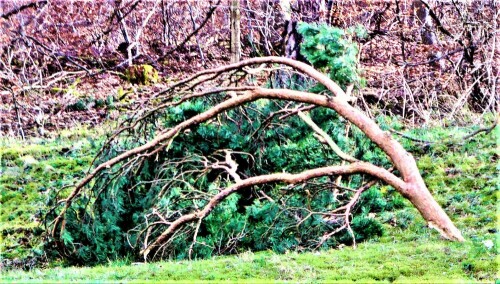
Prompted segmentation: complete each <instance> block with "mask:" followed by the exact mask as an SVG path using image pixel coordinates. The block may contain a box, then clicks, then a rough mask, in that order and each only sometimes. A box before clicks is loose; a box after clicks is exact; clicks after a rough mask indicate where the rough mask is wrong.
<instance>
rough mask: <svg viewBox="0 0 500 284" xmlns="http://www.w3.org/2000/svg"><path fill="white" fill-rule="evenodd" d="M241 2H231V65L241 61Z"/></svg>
mask: <svg viewBox="0 0 500 284" xmlns="http://www.w3.org/2000/svg"><path fill="white" fill-rule="evenodd" d="M240 18H241V15H240V0H232V1H231V63H236V62H239V61H240V56H241V25H240Z"/></svg>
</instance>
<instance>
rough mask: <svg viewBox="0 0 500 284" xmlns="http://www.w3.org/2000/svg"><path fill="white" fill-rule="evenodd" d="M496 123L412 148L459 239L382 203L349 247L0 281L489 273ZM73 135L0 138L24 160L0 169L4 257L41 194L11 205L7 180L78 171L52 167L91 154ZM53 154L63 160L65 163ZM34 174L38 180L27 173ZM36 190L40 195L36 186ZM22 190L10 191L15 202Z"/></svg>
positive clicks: (465, 277)
mask: <svg viewBox="0 0 500 284" xmlns="http://www.w3.org/2000/svg"><path fill="white" fill-rule="evenodd" d="M496 130H497V133H496V135H495V134H489V135H478V136H476V137H475V138H474V139H472V140H471V141H469V142H468V143H467V144H465V145H463V146H459V147H452V148H447V147H446V146H443V145H442V144H436V145H435V146H432V147H431V148H430V149H428V150H426V152H425V153H420V154H419V153H417V152H418V151H416V152H415V155H416V156H417V157H418V160H419V161H418V164H419V167H420V169H421V170H422V174H423V176H424V178H425V180H426V182H427V184H428V185H429V188H430V189H431V191H432V192H433V194H434V195H435V197H436V199H437V200H438V202H439V203H440V204H442V205H443V206H444V207H445V210H446V211H447V212H448V213H449V214H450V215H451V217H452V219H453V220H454V221H455V222H456V224H457V226H458V227H459V228H460V229H461V230H462V232H463V233H464V236H465V237H466V239H467V241H466V242H465V243H451V242H447V241H443V240H440V238H439V235H438V234H437V233H436V232H434V231H431V230H429V229H428V228H427V227H426V226H425V224H424V222H423V220H422V218H421V217H420V216H419V215H418V213H417V212H416V210H415V209H413V208H412V207H411V206H409V205H408V206H407V207H406V208H404V209H401V210H398V211H397V212H386V213H382V214H380V215H379V216H377V217H376V218H380V219H381V220H382V221H383V222H384V223H385V226H386V227H387V228H386V234H385V235H384V236H383V237H381V238H379V239H375V240H371V241H369V242H367V243H364V244H361V245H360V246H359V247H358V248H357V249H352V248H344V249H340V250H329V251H323V252H320V253H302V254H298V253H289V254H286V255H276V254H273V253H272V252H260V253H255V254H254V253H250V252H248V253H244V254H241V255H238V256H230V257H217V258H214V259H211V260H199V261H181V262H160V263H152V264H138V265H130V264H129V263H128V262H127V261H122V262H114V263H110V264H109V265H108V266H98V267H94V268H52V269H46V270H39V269H34V270H32V271H29V272H21V271H4V272H3V274H2V277H1V278H0V279H2V280H4V281H9V280H27V279H44V280H47V281H50V280H69V279H72V280H132V279H149V280H152V281H158V280H188V279H191V280H196V279H202V280H214V281H217V280H219V281H220V280H225V279H230V280H245V281H249V282H252V281H254V280H256V279H268V280H269V279H273V280H294V281H301V282H317V281H318V280H338V281H342V282H344V281H345V280H352V281H358V280H363V282H366V281H388V282H392V281H396V282H415V281H416V280H418V282H422V281H424V280H428V281H429V282H436V281H437V280H440V282H442V281H444V280H456V281H459V282H460V281H464V282H471V281H489V282H491V281H492V280H493V279H495V278H498V276H499V275H497V268H498V264H499V258H497V257H496V252H497V251H498V242H497V241H496V239H495V238H496V236H497V234H495V230H496V220H497V217H498V212H497V213H496V214H495V211H496V208H495V207H496V201H497V194H498V193H497V192H498V191H497V189H498V183H499V180H498V177H497V176H496V174H497V159H498V148H497V147H498V146H497V143H496V141H495V137H500V136H499V134H500V133H498V131H500V130H499V129H498V128H497V129H496ZM469 131H471V130H470V129H453V130H452V132H450V130H443V129H432V130H429V129H421V130H413V131H411V132H408V134H410V135H413V136H415V137H418V138H421V139H428V140H433V141H442V140H443V139H445V138H444V137H447V136H449V135H450V133H453V135H454V136H456V137H461V136H463V135H464V134H465V133H466V132H469ZM82 137H83V138H85V139H84V140H86V141H87V142H86V143H84V145H83V146H82V147H81V148H80V150H77V149H75V150H74V151H73V154H71V155H69V156H61V155H57V151H60V150H61V149H59V148H58V147H64V146H55V145H59V144H60V143H62V144H64V143H66V144H69V145H71V139H69V138H64V139H62V140H60V141H59V142H58V143H59V144H57V143H55V142H50V143H48V144H47V145H45V146H47V149H46V148H45V147H42V145H40V144H37V145H38V146H36V147H40V148H41V149H40V150H39V151H28V152H23V151H24V150H25V149H30V148H29V147H27V146H26V145H25V146H22V147H19V148H18V150H11V149H15V148H14V147H12V146H9V147H7V146H5V144H4V145H3V146H2V148H0V153H2V154H1V155H2V156H3V158H2V161H1V164H0V166H1V170H2V171H4V172H5V171H6V169H8V168H12V167H22V168H23V169H24V170H23V171H22V173H21V174H20V175H21V176H18V177H16V179H11V180H5V179H4V176H3V175H2V178H1V179H0V192H1V196H2V199H1V201H2V203H3V204H2V210H1V211H0V218H1V219H0V220H1V221H2V227H1V228H2V238H4V239H2V246H4V248H2V255H3V257H6V256H9V253H11V254H12V255H15V253H18V254H19V253H22V251H16V250H15V247H16V246H15V245H14V246H13V243H15V242H16V238H15V237H14V238H13V237H12V235H11V234H7V235H6V230H7V231H8V230H10V231H12V228H19V227H26V228H33V227H34V226H35V225H36V220H33V217H29V214H28V213H27V212H33V210H35V208H37V206H39V203H38V204H37V203H36V202H39V200H40V197H36V196H37V194H36V192H39V191H37V190H35V188H36V186H35V185H33V186H32V187H30V190H31V192H32V193H31V196H32V197H31V198H30V197H29V196H30V194H28V195H26V194H25V195H23V196H28V198H26V200H28V203H19V205H20V204H24V205H22V206H19V205H16V204H13V203H12V198H11V199H9V198H10V197H9V196H11V195H12V194H13V192H18V191H20V190H19V189H17V190H16V188H14V187H15V184H17V182H18V181H23V180H25V179H26V175H28V176H31V180H32V181H33V182H39V183H40V184H44V183H49V182H54V178H55V179H56V180H59V184H57V185H56V184H52V185H51V186H52V187H54V186H56V187H57V186H59V185H62V183H61V182H62V181H63V180H67V182H68V181H72V180H73V179H74V178H77V177H79V176H81V174H82V172H81V169H80V168H79V166H81V165H79V163H78V162H76V166H69V168H59V167H56V166H57V165H59V164H58V163H56V162H55V160H57V159H63V160H64V159H65V160H66V161H67V163H68V165H73V163H74V161H73V160H74V159H75V157H78V156H79V155H80V158H82V159H83V160H82V161H81V162H82V163H84V161H87V162H88V161H89V160H88V159H89V157H90V155H89V153H88V149H90V148H91V147H90V144H89V143H90V142H89V141H91V140H89V139H88V136H85V135H83V136H77V137H75V138H76V139H77V140H81V138H82ZM402 142H403V143H404V144H406V145H405V147H406V148H410V147H412V145H411V144H410V143H409V142H408V141H403V140H402ZM73 144H75V143H73ZM0 145H2V144H0ZM85 145H86V146H85ZM51 147H52V148H51ZM42 149H44V150H42ZM58 149H59V150H58ZM414 149H416V148H414ZM54 150H56V152H54ZM8 151H11V152H12V151H20V152H19V153H22V154H19V155H17V156H18V157H17V158H15V157H16V155H15V154H14V153H11V157H10V158H8V157H6V154H5V153H6V152H8ZM9 153H10V152H9ZM51 153H52V154H51ZM54 153H56V154H54ZM78 153H80V154H78ZM82 153H85V154H82ZM28 154H29V155H31V156H32V157H33V158H34V159H35V160H37V161H39V162H38V164H41V163H40V161H42V160H43V161H46V162H47V163H48V164H49V165H51V166H52V167H54V170H51V171H50V172H51V173H52V174H57V173H60V174H61V175H60V176H57V175H54V176H52V175H42V176H35V175H34V174H31V172H32V171H33V169H37V168H40V165H38V166H36V167H33V168H28V169H27V168H26V165H25V163H26V162H22V161H23V159H22V157H26V155H28ZM72 155H75V156H72ZM60 156H61V157H60ZM14 158H15V159H14ZM25 159H26V158H25ZM53 159H54V160H53ZM77 159H78V158H77ZM28 160H29V159H28ZM50 161H52V162H50ZM51 163H54V164H55V165H56V166H54V165H52V164H51ZM61 164H64V165H66V163H61ZM64 171H67V172H69V173H71V174H69V175H64V174H62V173H63V172H64ZM37 178H39V179H40V181H36V179H37ZM42 179H43V182H42ZM25 188H28V186H26V187H25ZM31 188H32V189H31ZM46 188H47V186H46ZM24 190H27V189H24ZM383 192H384V194H394V193H393V192H391V191H390V190H389V191H386V190H384V191H383ZM39 195H40V196H43V191H42V194H40V193H39ZM5 196H7V197H8V198H5ZM21 200H22V199H19V200H18V201H17V202H20V201H21ZM4 208H10V209H4ZM14 208H24V209H22V210H21V209H20V210H21V213H16V214H17V215H15V216H16V217H8V216H9V215H11V213H9V211H8V210H15V209H14ZM28 209H29V210H28ZM10 212H12V211H10ZM23 216H24V217H23ZM28 217H29V218H28ZM9 218H10V219H9ZM27 220H28V221H27ZM29 220H31V221H29ZM9 228H10V229H9ZM20 232H22V231H20ZM487 241H493V243H495V247H494V248H492V249H488V248H487V247H486V246H485V245H484V242H487ZM18 246H19V245H18Z"/></svg>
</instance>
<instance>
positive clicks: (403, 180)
mask: <svg viewBox="0 0 500 284" xmlns="http://www.w3.org/2000/svg"><path fill="white" fill-rule="evenodd" d="M252 66H259V67H258V68H259V69H258V71H263V70H264V71H266V70H267V71H269V70H271V69H273V68H274V67H276V66H280V68H283V66H286V67H288V68H291V69H293V70H294V72H297V73H300V74H302V75H306V76H308V77H310V78H311V79H313V80H315V81H317V82H318V83H320V84H323V85H324V86H325V87H326V88H327V89H328V90H329V91H330V92H331V94H332V95H322V94H314V93H308V92H305V91H296V90H290V89H267V88H263V87H258V86H255V84H254V85H252V86H244V83H245V82H246V78H247V77H248V76H254V75H255V73H256V72H255V70H256V69H251V67H252ZM266 66H267V67H268V68H267V69H266V68H265V67H266ZM222 79H224V80H222ZM209 84H211V85H209ZM235 84H237V85H238V86H236V87H235V86H234V85H235ZM207 85H208V86H207ZM242 85H243V86H242ZM210 88H212V89H210ZM200 90H201V91H200ZM214 93H226V94H228V96H226V98H225V99H223V100H222V101H220V102H218V103H217V104H215V105H214V106H213V107H211V108H210V109H208V110H207V111H205V112H202V113H199V114H198V115H195V116H193V117H191V118H189V119H187V120H185V121H183V122H181V123H179V124H177V125H176V126H174V127H172V128H168V129H165V130H162V131H159V132H158V134H157V135H156V136H155V138H154V139H152V140H150V141H148V142H147V143H145V144H143V145H142V146H139V147H136V148H133V149H131V150H128V151H125V152H123V153H121V154H119V155H117V156H116V157H114V158H112V159H110V160H108V161H107V162H104V163H102V164H100V165H98V166H96V167H95V169H94V170H93V171H92V172H90V173H89V174H88V175H87V176H86V177H85V178H84V179H82V180H81V181H80V183H78V184H77V185H76V186H75V188H74V190H73V191H72V192H71V194H70V195H69V196H68V197H67V198H66V199H64V200H61V202H60V203H59V204H63V205H62V209H61V210H60V211H59V215H58V216H57V217H56V218H55V219H54V221H53V222H52V224H51V226H52V235H53V236H54V237H58V236H60V235H61V234H60V231H61V230H63V229H64V218H65V214H66V212H67V210H68V209H69V208H70V207H71V205H72V202H73V201H74V200H75V198H77V197H78V196H79V195H81V194H82V192H83V191H84V188H86V186H88V184H89V183H90V182H91V181H92V180H93V179H96V178H99V177H100V176H101V175H106V174H109V170H110V169H115V170H116V169H117V168H118V170H116V171H118V172H119V171H123V170H124V169H125V168H130V167H133V166H134V163H137V161H140V160H141V159H146V158H148V157H155V155H156V154H157V153H159V152H160V151H168V149H169V145H170V144H171V143H172V141H173V140H174V139H175V138H176V137H177V136H179V135H183V134H184V133H186V131H187V130H189V129H190V128H192V127H194V126H196V125H199V124H200V123H203V122H207V121H210V120H211V119H213V118H215V117H216V116H218V115H220V114H223V113H224V112H226V111H228V110H230V109H235V108H239V107H244V106H245V104H247V103H249V102H252V101H256V100H258V99H263V98H265V99H269V100H280V101H289V102H295V103H300V104H301V105H300V106H299V107H297V108H295V109H292V110H291V113H293V115H295V114H297V113H301V112H300V111H301V110H300V108H302V109H303V110H305V109H310V108H309V106H316V107H325V108H330V109H333V110H335V112H337V113H338V114H339V115H340V116H342V117H343V118H345V119H346V120H347V121H348V122H349V123H351V124H352V125H353V126H356V127H358V128H359V129H360V130H361V131H362V132H363V133H364V134H365V135H366V136H367V137H368V138H369V139H370V140H371V141H373V142H374V143H375V144H376V145H377V146H378V147H379V148H380V149H382V150H383V151H384V152H385V153H386V154H387V156H388V157H389V159H390V161H391V162H392V164H393V165H394V170H395V171H397V172H399V175H400V176H396V175H395V174H393V173H392V172H391V170H387V169H384V168H382V167H379V166H376V165H374V164H371V163H369V162H368V161H358V160H356V159H353V158H352V157H350V156H349V155H348V154H345V153H344V154H343V153H342V152H341V151H340V149H338V150H337V151H335V152H336V153H337V154H339V156H342V158H343V160H344V163H343V164H342V165H334V166H328V167H322V168H315V169H310V170H305V171H303V172H300V173H275V174H267V175H261V176H253V177H240V176H239V175H238V173H237V166H238V165H237V164H236V163H234V161H232V159H231V155H230V150H226V152H225V156H224V155H222V156H223V157H225V159H224V160H223V161H219V162H215V163H213V164H210V163H211V162H210V161H209V160H208V159H205V160H204V161H205V162H204V163H205V164H204V166H205V167H207V168H208V167H212V168H215V167H217V168H219V169H223V170H225V171H226V172H227V173H228V176H230V177H231V178H232V179H233V183H232V184H231V185H230V186H228V187H227V188H223V189H221V190H220V191H218V193H216V194H214V195H212V196H209V197H208V198H206V199H205V200H206V201H207V203H206V206H204V207H203V208H198V209H197V210H195V211H193V212H191V213H189V214H187V213H185V212H184V213H183V214H178V215H176V216H177V217H175V218H174V219H172V218H171V219H169V220H168V222H167V220H164V222H157V223H155V225H158V226H159V227H160V228H166V229H161V230H162V233H160V234H157V235H156V237H151V235H150V234H149V232H150V231H151V228H147V229H146V230H144V234H145V237H144V242H143V244H142V245H141V247H142V250H141V254H142V255H143V256H144V258H145V259H147V258H148V256H151V255H153V256H154V255H155V253H158V251H159V250H160V249H161V248H162V247H164V246H165V245H166V244H167V243H169V240H170V238H172V237H173V236H174V235H175V234H176V232H178V231H179V230H180V229H181V228H183V227H185V226H186V225H188V224H191V225H192V224H193V223H194V224H198V225H197V226H196V225H195V227H196V228H199V224H200V222H201V221H202V220H203V218H205V217H206V216H208V215H209V214H210V212H211V211H212V210H213V209H214V208H215V207H217V206H218V205H219V204H220V202H221V201H223V200H224V199H225V198H226V197H228V196H229V195H231V194H233V193H235V192H238V191H241V190H242V189H244V188H248V187H251V186H255V185H263V184H267V183H276V182H281V183H286V184H290V185H297V184H303V183H307V182H312V180H313V179H316V178H318V177H322V176H338V175H343V176H347V175H352V174H367V175H369V176H372V177H373V178H374V179H375V180H380V181H382V182H384V183H386V184H388V185H391V186H392V187H394V188H395V189H396V190H397V191H398V192H399V193H400V194H401V195H402V196H404V197H405V198H407V199H408V200H409V201H410V202H411V203H412V204H413V205H414V206H415V207H416V208H417V209H418V211H419V212H420V213H421V215H422V217H423V218H424V219H425V220H426V222H427V224H428V225H429V227H431V228H434V229H436V230H437V231H439V233H440V234H441V235H442V236H443V237H444V238H446V239H449V240H454V241H463V240H464V238H463V237H462V235H461V233H460V231H459V230H458V229H457V228H456V227H455V225H454V224H453V223H452V221H451V220H450V218H449V217H448V216H447V214H446V213H445V212H444V211H443V209H442V208H441V207H440V206H439V204H438V203H437V202H436V201H435V200H434V198H433V197H432V195H431V193H430V192H429V190H428V189H427V187H426V185H425V183H424V181H423V179H422V177H421V175H420V173H419V170H418V168H417V165H416V163H415V160H414V159H413V157H412V156H411V155H410V154H409V153H408V152H406V151H405V149H404V148H403V147H402V146H401V145H400V144H399V143H398V142H397V141H396V140H394V139H393V138H392V137H391V134H390V133H389V132H385V131H382V130H381V129H380V127H379V126H378V125H377V124H376V123H375V122H374V121H373V120H371V119H370V118H369V117H368V116H366V115H365V114H364V113H363V112H361V111H360V110H358V109H357V108H355V107H353V106H351V105H350V104H349V102H350V101H351V99H352V98H351V97H349V96H347V95H346V94H345V93H344V91H343V90H342V89H341V88H340V87H339V86H338V85H337V84H335V83H334V82H333V81H331V80H330V79H329V78H328V77H327V76H326V75H324V74H322V73H320V72H319V71H317V70H315V69H314V68H313V67H311V66H309V65H307V64H304V63H301V62H298V61H295V60H292V59H287V58H281V57H263V58H254V59H249V60H244V61H241V62H239V63H234V64H231V65H227V66H223V67H219V68H215V69H210V70H204V71H202V72H199V73H197V74H195V75H194V76H192V77H190V78H187V79H185V80H182V81H180V82H178V83H176V84H175V85H173V86H171V87H170V88H169V89H168V90H165V91H163V92H161V93H158V94H156V95H155V97H154V100H152V101H155V103H156V104H157V105H156V106H152V107H151V110H149V111H148V112H143V113H142V114H141V115H140V116H139V115H138V117H139V118H137V119H136V120H135V122H134V123H132V124H131V125H129V126H128V127H127V128H126V129H131V128H134V127H136V125H137V124H140V123H146V122H145V118H146V117H148V116H150V115H152V114H153V113H154V112H155V111H157V110H158V109H161V108H166V107H170V106H173V105H178V104H179V103H180V102H182V101H186V100H188V99H190V98H195V97H200V96H207V97H208V96H209V95H210V94H214ZM174 96H177V97H176V99H177V100H174V99H173V97H174ZM179 97H180V99H179ZM302 105H307V107H305V108H304V107H303V106H302ZM301 116H302V118H303V119H306V120H307V117H305V116H304V115H303V114H301ZM309 125H310V126H311V127H313V130H314V131H315V132H316V133H321V135H318V136H321V139H325V138H326V137H325V136H326V133H323V132H322V131H321V130H320V129H317V126H314V125H313V124H309ZM124 129H125V128H124ZM124 129H121V130H118V131H117V134H116V135H114V136H113V139H114V138H115V137H116V139H119V136H118V133H120V132H122V131H124ZM326 140H328V138H326ZM329 144H330V146H332V144H331V143H329ZM334 148H335V147H334ZM116 165H119V167H117V166H116ZM116 171H115V172H114V173H113V174H116V173H117V172H116ZM337 186H338V189H341V190H342V189H344V188H342V187H341V186H339V185H337ZM368 187H369V186H368ZM366 188H367V187H366V185H365V186H364V187H361V188H359V189H357V190H356V189H349V190H351V191H353V192H355V193H354V195H353V196H352V197H351V199H350V200H349V201H348V202H347V203H346V204H345V205H344V206H342V207H339V208H337V209H335V210H334V211H332V212H329V214H323V215H328V216H340V217H341V218H344V222H343V223H342V224H343V225H342V226H341V227H340V228H339V229H338V230H341V229H347V230H350V227H349V215H350V210H351V208H352V206H353V205H354V204H355V203H356V202H357V200H358V198H359V196H360V194H361V193H362V192H363V190H365V189H366ZM167 190H168V189H167ZM264 197H265V198H266V199H269V196H267V197H266V195H265V194H264ZM271 200H272V199H271ZM311 214H315V212H311ZM311 214H310V215H311ZM160 217H161V216H160ZM162 218H163V217H162ZM160 219H161V218H160ZM301 221H302V220H301V219H300V218H299V217H297V222H301ZM338 230H335V231H334V232H332V233H331V234H328V235H325V236H324V237H323V240H320V241H319V243H320V244H321V242H324V240H326V239H327V238H329V237H330V236H331V235H332V234H333V233H336V232H337V231H338ZM193 231H195V232H194V236H195V237H194V240H193V242H196V234H197V229H194V230H193ZM150 237H151V238H152V240H149V239H150Z"/></svg>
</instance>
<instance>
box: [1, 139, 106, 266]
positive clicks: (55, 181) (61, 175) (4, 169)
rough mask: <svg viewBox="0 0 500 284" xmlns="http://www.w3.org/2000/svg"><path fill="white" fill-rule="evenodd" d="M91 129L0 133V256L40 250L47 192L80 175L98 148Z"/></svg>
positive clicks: (24, 255) (22, 255)
mask: <svg viewBox="0 0 500 284" xmlns="http://www.w3.org/2000/svg"><path fill="white" fill-rule="evenodd" d="M96 136H97V135H96V132H95V131H89V130H86V129H77V130H73V131H71V132H69V131H63V132H61V133H60V134H59V135H57V136H56V137H53V138H50V139H37V138H35V139H32V140H28V141H19V140H15V139H12V138H10V139H9V138H3V139H0V173H1V175H0V204H1V207H0V238H1V242H0V260H3V259H17V260H22V259H24V258H27V257H29V256H33V257H35V256H36V255H39V256H40V255H41V254H42V248H41V247H40V238H41V234H42V233H43V228H42V224H41V221H42V218H43V214H44V212H45V211H46V209H47V207H48V206H47V201H48V197H49V195H54V194H57V192H59V191H61V189H63V188H64V187H66V186H68V185H71V184H73V183H74V182H76V181H78V180H79V179H80V178H82V177H83V176H84V175H85V173H86V171H87V170H88V168H89V165H90V163H91V161H92V159H93V156H94V154H95V153H96V151H97V145H96V143H97V142H96V140H95V139H94V138H93V137H96Z"/></svg>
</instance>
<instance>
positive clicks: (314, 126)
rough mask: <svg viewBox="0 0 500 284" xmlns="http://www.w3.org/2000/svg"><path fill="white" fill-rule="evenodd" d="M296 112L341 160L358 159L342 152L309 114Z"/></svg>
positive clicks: (351, 160)
mask: <svg viewBox="0 0 500 284" xmlns="http://www.w3.org/2000/svg"><path fill="white" fill-rule="evenodd" d="M297 114H298V115H299V117H300V118H301V119H302V120H303V121H304V122H305V123H306V124H307V125H309V126H310V127H311V128H312V129H313V130H314V131H315V132H316V133H318V134H319V135H320V136H321V137H322V138H323V139H325V141H326V143H328V146H330V148H332V150H333V151H334V152H335V154H337V155H338V156H339V157H340V158H341V159H342V160H345V161H348V162H356V161H358V159H356V158H354V157H352V156H350V155H349V154H346V153H344V151H342V149H340V147H339V146H338V145H337V144H336V143H335V142H334V141H333V139H332V137H330V135H328V134H327V133H326V132H325V131H323V129H321V128H319V126H318V125H317V124H316V123H314V121H312V119H311V118H310V117H309V116H307V115H306V114H305V113H303V112H301V111H299V112H298V113H297Z"/></svg>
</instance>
